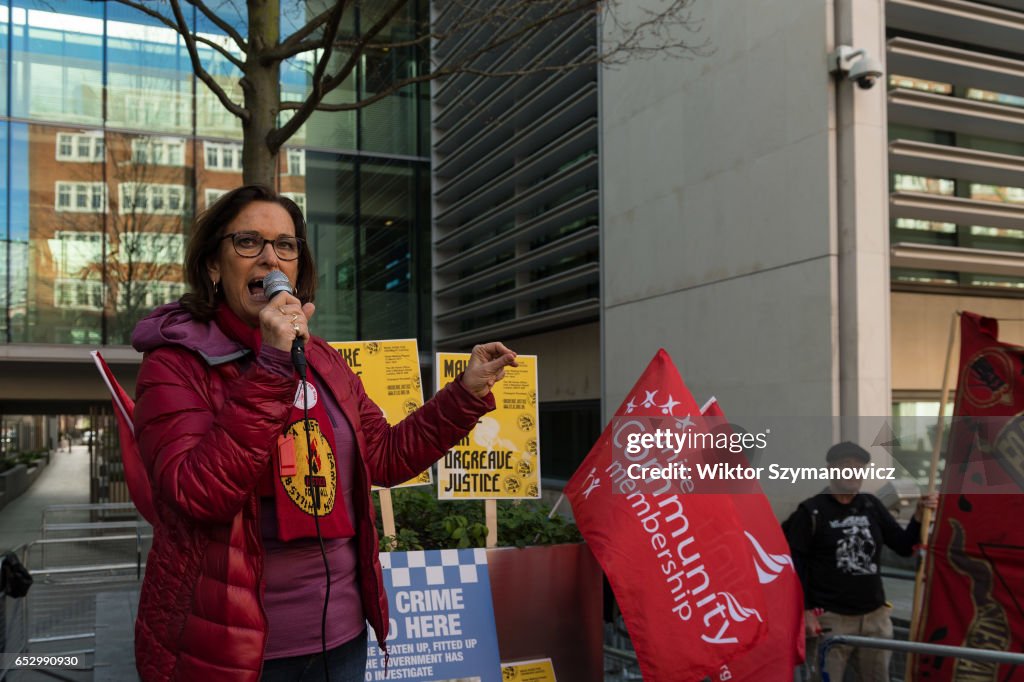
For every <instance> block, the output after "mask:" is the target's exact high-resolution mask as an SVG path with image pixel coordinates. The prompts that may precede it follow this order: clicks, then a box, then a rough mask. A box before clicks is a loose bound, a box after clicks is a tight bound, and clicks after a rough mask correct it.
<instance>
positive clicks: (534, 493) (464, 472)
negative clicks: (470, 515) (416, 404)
mask: <svg viewBox="0 0 1024 682" xmlns="http://www.w3.org/2000/svg"><path fill="white" fill-rule="evenodd" d="M468 362H469V354H468V353H438V354H437V362H436V365H437V387H438V390H440V389H441V388H443V387H445V386H447V385H448V384H450V383H451V382H452V381H453V380H454V379H455V377H457V376H458V375H459V374H460V373H461V372H462V371H463V370H464V369H465V368H466V366H467V364H468ZM516 362H517V364H518V367H506V368H505V378H504V379H503V380H502V381H499V382H498V383H497V384H495V385H494V389H493V392H494V402H495V405H496V409H495V410H494V411H493V412H489V413H488V414H486V415H484V416H483V417H481V418H480V419H479V421H478V422H477V425H476V427H474V428H473V430H472V431H470V433H469V435H467V436H466V437H465V438H463V439H462V440H460V441H459V442H458V443H456V444H455V445H454V446H453V447H452V448H450V449H449V450H448V452H447V453H446V454H445V456H444V457H443V458H442V459H441V460H440V461H439V462H438V464H437V467H438V469H437V471H438V473H437V497H438V499H441V500H467V499H468V500H473V499H476V500H481V499H539V498H540V447H539V441H540V430H539V426H538V414H537V356H535V355H519V356H517V357H516Z"/></svg>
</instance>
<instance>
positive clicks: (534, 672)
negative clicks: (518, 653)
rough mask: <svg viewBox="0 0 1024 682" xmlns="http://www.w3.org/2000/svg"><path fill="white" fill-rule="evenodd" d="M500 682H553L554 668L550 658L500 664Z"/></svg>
mask: <svg viewBox="0 0 1024 682" xmlns="http://www.w3.org/2000/svg"><path fill="white" fill-rule="evenodd" d="M501 680H502V682H555V666H554V665H552V663H551V659H550V658H540V659H537V660H535V661H515V662H513V663H502V664H501Z"/></svg>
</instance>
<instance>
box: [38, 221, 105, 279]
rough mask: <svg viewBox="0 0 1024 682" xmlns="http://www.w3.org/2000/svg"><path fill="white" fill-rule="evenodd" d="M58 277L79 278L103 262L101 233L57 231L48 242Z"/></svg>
mask: <svg viewBox="0 0 1024 682" xmlns="http://www.w3.org/2000/svg"><path fill="white" fill-rule="evenodd" d="M49 243H50V253H51V254H52V256H53V264H54V268H55V269H56V272H57V276H58V277H80V276H82V275H83V274H84V272H85V271H87V270H89V269H90V268H94V267H95V266H97V265H98V264H99V263H100V262H102V260H103V233H102V232H77V231H73V230H57V231H56V232H55V233H54V235H53V239H51V240H49Z"/></svg>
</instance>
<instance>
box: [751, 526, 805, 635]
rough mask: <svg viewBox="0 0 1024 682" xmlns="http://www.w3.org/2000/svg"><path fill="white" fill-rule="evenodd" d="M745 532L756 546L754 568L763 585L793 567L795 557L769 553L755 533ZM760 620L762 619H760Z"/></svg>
mask: <svg viewBox="0 0 1024 682" xmlns="http://www.w3.org/2000/svg"><path fill="white" fill-rule="evenodd" d="M743 534H744V535H746V536H747V539H748V540H750V544H752V545H753V546H754V552H755V553H756V556H755V557H754V568H756V569H757V579H758V580H759V581H760V582H761V584H762V585H767V584H768V583H770V582H772V581H774V580H775V579H776V578H778V577H779V576H780V575H782V571H784V570H785V568H786V566H789V567H791V568H792V566H793V559H792V558H790V556H789V555H788V554H769V553H768V552H766V551H765V549H764V547H762V546H761V543H760V542H758V541H757V538H755V537H754V536H753V535H751V534H750V533H749V532H748V531H743ZM759 620H760V619H759Z"/></svg>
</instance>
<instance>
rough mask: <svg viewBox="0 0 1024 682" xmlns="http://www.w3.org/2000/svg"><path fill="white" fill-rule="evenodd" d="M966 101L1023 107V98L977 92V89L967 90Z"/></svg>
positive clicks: (999, 93) (997, 93)
mask: <svg viewBox="0 0 1024 682" xmlns="http://www.w3.org/2000/svg"><path fill="white" fill-rule="evenodd" d="M967 99H976V100H980V101H982V102H993V103H995V104H1007V105H1009V106H1011V107H1024V97H1021V96H1020V95H1008V94H1006V93H1003V92H992V91H991V90H979V89H978V88H970V89H968V90H967Z"/></svg>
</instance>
